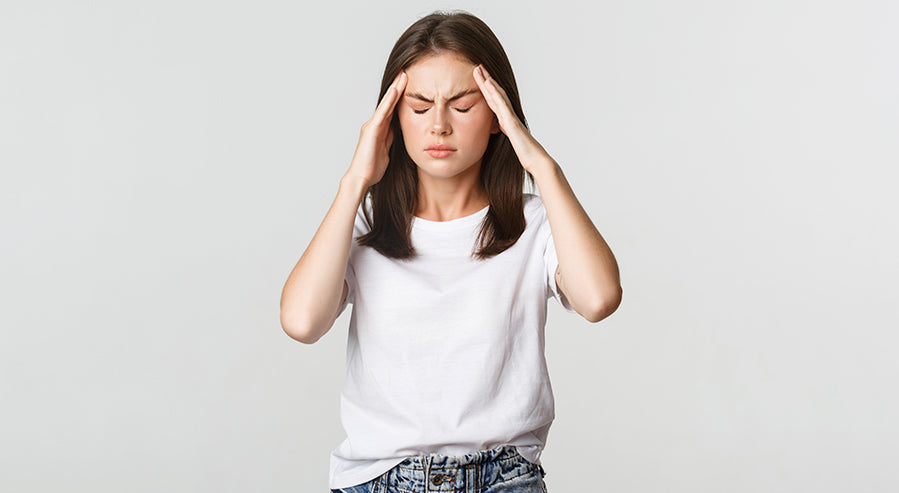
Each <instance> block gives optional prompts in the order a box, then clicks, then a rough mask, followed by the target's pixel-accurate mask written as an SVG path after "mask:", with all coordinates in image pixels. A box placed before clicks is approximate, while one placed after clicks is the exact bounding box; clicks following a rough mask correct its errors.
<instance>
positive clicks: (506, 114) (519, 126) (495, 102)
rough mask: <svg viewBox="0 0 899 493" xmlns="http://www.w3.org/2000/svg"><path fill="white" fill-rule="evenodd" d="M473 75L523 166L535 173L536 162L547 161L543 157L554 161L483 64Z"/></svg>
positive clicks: (475, 69) (476, 68)
mask: <svg viewBox="0 0 899 493" xmlns="http://www.w3.org/2000/svg"><path fill="white" fill-rule="evenodd" d="M473 75H474V80H475V82H477V84H478V87H479V88H480V89H481V93H482V94H483V95H484V99H486V100H487V105H488V106H489V107H490V109H491V110H493V113H494V114H495V115H496V117H497V119H498V120H499V128H500V130H501V131H502V132H503V133H504V134H506V136H507V137H508V138H509V141H510V142H511V143H512V148H513V149H514V150H515V154H516V155H518V160H519V161H521V166H522V167H524V169H526V170H528V171H529V172H531V173H533V170H532V169H531V168H532V167H533V166H534V165H535V163H540V162H545V161H544V159H541V158H546V159H549V160H550V161H552V158H551V157H550V156H549V154H547V152H546V150H545V149H543V146H541V145H540V143H539V142H537V140H536V139H534V137H533V136H531V132H530V131H529V130H528V129H527V127H525V126H524V124H523V123H521V120H519V119H518V115H516V114H515V111H513V110H512V103H511V102H509V96H507V95H506V91H504V90H503V88H502V87H500V86H499V84H497V83H496V81H495V80H493V78H491V77H490V74H489V73H487V69H485V68H484V66H483V65H478V66H477V67H475V68H474V72H473Z"/></svg>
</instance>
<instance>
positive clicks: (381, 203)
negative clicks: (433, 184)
mask: <svg viewBox="0 0 899 493" xmlns="http://www.w3.org/2000/svg"><path fill="white" fill-rule="evenodd" d="M445 52H454V53H456V54H459V55H461V56H462V57H464V58H466V59H468V61H470V62H471V63H472V64H475V65H478V64H483V65H484V68H486V69H487V72H488V73H489V74H490V76H491V77H492V78H493V79H494V80H496V82H497V83H498V84H499V85H500V87H502V88H503V90H505V91H506V94H507V95H508V96H509V101H510V102H511V103H512V109H513V110H514V111H515V114H516V115H517V116H518V119H519V120H521V123H522V124H523V125H524V126H525V128H527V121H526V120H525V117H524V112H523V111H522V109H521V101H520V99H519V96H518V86H517V85H516V84H515V76H514V75H513V73H512V65H511V64H510V63H509V58H508V57H507V56H506V52H505V50H503V47H502V45H501V44H500V42H499V40H498V39H497V38H496V35H494V34H493V31H491V30H490V28H489V27H487V24H485V23H484V22H483V21H482V20H480V19H478V18H477V17H475V16H474V15H472V14H469V13H467V12H465V11H451V12H443V11H439V10H438V11H435V12H433V13H431V14H429V15H427V16H425V17H422V18H421V19H419V20H418V21H416V22H415V23H414V24H412V25H411V26H409V28H408V29H406V31H405V32H404V33H403V34H402V35H401V36H400V37H399V39H398V40H397V41H396V44H394V46H393V50H392V51H391V52H390V56H389V57H388V58H387V66H386V67H385V68H384V75H383V77H382V79H381V91H380V92H379V95H378V100H377V101H378V102H380V101H381V99H382V98H383V97H384V94H386V93H387V89H388V88H389V87H390V84H391V83H392V82H393V79H394V78H395V77H396V76H397V75H398V74H399V73H400V71H401V70H405V69H406V68H407V67H409V66H410V65H412V64H413V63H415V62H416V61H417V60H418V59H420V58H422V57H426V56H430V55H438V54H441V53H445ZM376 104H377V103H376ZM390 125H391V127H392V128H393V144H392V145H391V147H390V151H389V156H390V162H389V164H388V165H387V169H386V170H385V172H384V176H383V177H382V178H381V180H380V181H379V182H378V183H375V184H374V185H372V186H370V187H369V189H368V193H369V194H371V209H372V210H371V216H370V215H369V213H368V210H367V209H365V207H363V211H364V214H365V218H366V220H367V221H368V224H370V225H371V231H369V232H368V233H367V234H365V235H363V236H360V237H359V238H358V240H357V242H358V244H359V245H365V246H370V247H372V248H374V249H375V250H377V251H378V252H380V253H381V254H382V255H384V256H387V257H391V258H396V259H411V258H414V257H416V256H417V253H416V252H415V248H414V247H413V246H412V241H411V231H412V216H413V211H414V210H415V207H416V201H417V199H418V193H417V192H418V171H417V167H416V165H415V162H414V161H413V160H412V158H411V157H410V156H409V154H408V153H407V152H406V146H405V144H404V141H403V133H402V129H401V128H400V121H399V117H398V115H397V113H396V111H394V114H393V118H392V120H391V122H390ZM479 180H480V182H481V184H482V185H483V186H484V189H485V190H486V191H487V197H488V200H489V202H490V208H489V209H488V213H487V215H486V216H485V218H484V221H483V222H482V223H481V229H480V231H479V234H478V239H477V241H476V245H478V246H479V247H478V248H477V249H476V250H477V251H475V252H473V253H472V255H473V256H474V258H477V259H478V260H484V259H487V258H490V257H492V256H494V255H497V254H499V253H502V252H503V251H505V250H506V249H507V248H509V247H511V246H512V245H514V244H515V242H516V241H518V238H519V237H520V236H521V234H522V233H523V232H524V229H525V226H526V224H525V217H524V188H523V187H524V182H525V180H528V181H529V182H530V183H531V187H532V188H533V185H534V177H533V176H532V175H531V174H530V173H529V172H527V170H525V169H524V168H523V167H522V166H521V162H520V161H519V160H518V156H517V155H516V154H515V151H514V149H513V148H512V143H511V142H510V141H509V138H508V137H507V136H506V135H505V134H504V133H503V132H502V131H500V132H497V133H495V134H491V135H490V139H489V141H488V143H487V149H486V150H485V151H484V157H483V160H482V161H481V169H480V174H479ZM372 216H373V217H372Z"/></svg>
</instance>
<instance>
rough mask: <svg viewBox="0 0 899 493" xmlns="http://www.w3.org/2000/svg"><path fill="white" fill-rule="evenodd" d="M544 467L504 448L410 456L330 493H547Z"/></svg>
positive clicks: (511, 449)
mask: <svg viewBox="0 0 899 493" xmlns="http://www.w3.org/2000/svg"><path fill="white" fill-rule="evenodd" d="M543 476H546V471H544V470H543V466H539V465H537V464H533V463H531V462H528V460H527V459H525V458H524V457H522V456H521V454H519V453H518V451H517V450H515V447H513V446H511V445H503V446H500V447H497V448H494V449H489V450H481V451H480V452H475V453H472V454H466V455H456V456H450V455H440V454H430V455H420V456H415V457H407V458H406V459H405V460H404V461H403V462H400V463H399V464H397V465H396V466H395V467H394V468H393V469H391V470H389V471H387V472H385V473H384V474H382V475H380V476H378V477H376V478H374V479H372V480H371V481H369V482H367V483H362V484H359V485H356V486H351V487H349V488H341V489H339V490H333V489H332V490H331V493H408V492H416V493H429V492H433V491H444V492H454V493H546V483H545V482H544V481H543Z"/></svg>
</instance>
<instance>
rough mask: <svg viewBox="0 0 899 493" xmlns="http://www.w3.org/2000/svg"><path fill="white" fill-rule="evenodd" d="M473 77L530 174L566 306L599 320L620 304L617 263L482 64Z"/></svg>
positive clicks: (556, 168) (558, 171)
mask: <svg viewBox="0 0 899 493" xmlns="http://www.w3.org/2000/svg"><path fill="white" fill-rule="evenodd" d="M472 76H473V77H474V79H475V82H477V84H478V87H479V88H480V89H481V92H482V93H483V94H484V98H485V99H486V100H487V104H488V105H490V109H492V110H493V112H494V113H495V114H496V117H497V119H498V120H499V126H500V129H501V130H502V131H503V133H504V134H506V136H507V137H509V142H510V143H511V144H512V148H513V149H515V154H516V155H517V156H518V160H519V161H520V162H521V166H522V167H523V168H524V169H526V170H528V171H529V172H530V173H531V174H532V175H534V180H535V181H536V182H537V187H538V188H540V197H541V198H542V199H543V205H544V207H545V208H546V215H547V217H548V219H549V226H550V230H551V231H552V235H553V242H554V244H555V247H556V256H557V257H558V259H559V268H558V269H557V270H556V283H557V284H558V286H559V289H560V290H561V291H562V292H563V293H565V297H566V298H568V302H569V303H571V307H572V308H574V310H575V311H576V312H578V313H580V314H581V316H583V317H584V318H586V319H587V320H589V321H590V322H594V323H595V322H599V321H600V320H602V319H604V318H606V317H608V316H609V315H611V314H612V313H613V312H614V311H615V310H616V309H618V305H619V304H621V280H620V278H619V275H618V262H616V261H615V256H614V255H612V250H610V249H609V245H607V244H606V242H605V240H603V238H602V236H601V235H600V234H599V231H597V229H596V227H595V226H594V225H593V222H592V221H591V220H590V217H589V216H588V215H587V213H586V212H585V211H584V208H583V207H581V203H580V202H578V200H577V197H575V196H574V192H573V191H572V190H571V186H570V185H569V184H568V180H566V179H565V174H564V173H562V168H560V167H559V164H558V163H556V162H555V160H553V158H552V157H550V155H549V154H548V153H547V152H546V150H545V149H543V146H541V145H540V143H539V142H537V140H536V139H534V137H533V136H531V133H530V132H529V131H528V129H527V128H526V127H525V126H524V124H522V123H521V120H519V119H518V116H516V115H515V112H513V111H512V106H511V104H510V103H509V97H508V96H507V95H506V91H504V90H503V88H502V87H500V86H499V85H498V84H496V82H495V81H494V80H493V79H492V78H490V74H488V73H487V71H486V70H484V67H483V66H480V65H479V66H477V67H475V69H474V71H473V72H472Z"/></svg>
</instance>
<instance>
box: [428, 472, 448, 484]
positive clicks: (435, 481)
mask: <svg viewBox="0 0 899 493" xmlns="http://www.w3.org/2000/svg"><path fill="white" fill-rule="evenodd" d="M446 479H447V478H446V476H444V475H443V474H438V475H436V476H434V479H432V480H431V484H433V485H434V486H440V485H441V484H443V482H444V481H445V480H446Z"/></svg>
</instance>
